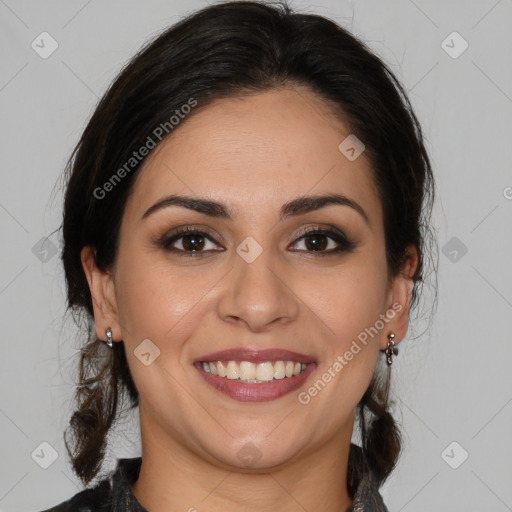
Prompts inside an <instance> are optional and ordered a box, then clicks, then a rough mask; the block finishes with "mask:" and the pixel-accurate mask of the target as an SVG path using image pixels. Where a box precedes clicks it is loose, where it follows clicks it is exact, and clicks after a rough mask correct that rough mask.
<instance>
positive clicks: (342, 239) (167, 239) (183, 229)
mask: <svg viewBox="0 0 512 512" xmlns="http://www.w3.org/2000/svg"><path fill="white" fill-rule="evenodd" d="M191 233H192V234H199V235H202V236H204V237H205V238H207V239H208V240H209V241H210V242H211V243H214V244H215V245H221V242H222V243H224V244H225V245H229V244H227V243H226V242H225V241H224V239H223V237H222V236H220V235H219V234H213V233H212V232H211V230H210V229H209V228H206V227H202V226H199V225H190V224H185V225H182V226H178V227H176V228H173V229H172V230H171V231H170V232H166V233H165V234H164V235H162V236H159V237H157V240H156V243H157V245H159V246H160V247H162V248H163V249H164V250H167V251H169V252H174V253H175V254H178V255H180V256H184V255H188V256H200V255H208V254H209V253H211V252H212V251H213V252H222V250H218V249H214V250H212V249H210V250H207V251H183V250H182V249H177V248H175V247H172V244H173V243H175V242H176V241H177V240H179V239H180V238H182V237H183V236H186V235H187V234H191ZM315 234H319V235H322V236H325V237H327V238H330V239H331V240H333V241H334V242H335V243H336V244H338V246H339V247H338V248H337V249H331V250H330V251H303V250H297V249H296V250H292V252H300V253H302V252H303V253H307V254H311V255H317V256H323V255H325V256H327V255H329V254H336V253H339V252H347V251H350V250H352V249H354V248H355V247H357V245H358V244H356V243H355V242H353V241H352V240H351V239H349V237H348V236H347V235H346V234H345V233H344V232H343V231H342V230H341V229H339V228H337V227H335V226H333V225H308V226H307V227H303V228H301V229H300V230H299V232H298V233H294V234H293V235H292V237H291V241H288V242H287V244H288V245H287V247H289V245H290V244H297V243H298V242H299V241H300V240H302V239H303V238H304V237H305V236H308V235H315ZM333 235H335V236H333ZM219 239H220V241H219ZM343 246H344V248H343ZM223 250H225V247H223Z"/></svg>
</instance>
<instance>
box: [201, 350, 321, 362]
mask: <svg viewBox="0 0 512 512" xmlns="http://www.w3.org/2000/svg"><path fill="white" fill-rule="evenodd" d="M233 360H239V361H249V362H251V363H264V362H267V361H294V362H296V363H306V364H307V363H316V360H315V359H314V358H313V357H312V356H308V355H306V354H299V353H298V352H291V351H290V350H284V349H280V348H269V349H264V350H256V349H250V348H231V349H227V350H219V351H218V352H211V353H210V354H206V355H204V356H201V357H198V358H196V359H194V363H198V362H203V361H207V362H209V361H233Z"/></svg>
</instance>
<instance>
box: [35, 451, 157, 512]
mask: <svg viewBox="0 0 512 512" xmlns="http://www.w3.org/2000/svg"><path fill="white" fill-rule="evenodd" d="M141 462H142V458H141V457H135V458H132V459H117V467H116V469H115V470H114V471H113V472H112V473H110V475H108V476H107V477H106V478H105V479H104V480H101V481H100V482H99V483H97V484H96V485H95V486H94V487H92V488H88V489H84V490H83V491H80V492H78V493H77V494H75V495H74V496H73V497H71V498H69V499H68V500H66V501H63V502H62V503H60V504H58V505H56V506H54V507H52V508H49V509H46V510H43V511H42V512H68V511H69V512H112V511H114V510H116V511H120V510H122V511H123V512H128V511H130V512H147V511H145V510H144V508H143V507H142V506H141V505H140V504H139V503H138V502H137V500H136V498H135V496H134V495H133V493H132V490H131V485H132V484H133V483H134V482H135V481H136V480H137V478H138V476H139V471H140V466H141Z"/></svg>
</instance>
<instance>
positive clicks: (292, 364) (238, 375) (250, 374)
mask: <svg viewBox="0 0 512 512" xmlns="http://www.w3.org/2000/svg"><path fill="white" fill-rule="evenodd" d="M199 364H200V366H201V367H202V369H203V370H204V371H205V372H206V373H211V374H212V375H215V376H217V377H221V378H224V379H230V380H238V381H240V382H244V383H247V384H262V383H266V382H272V381H274V380H281V379H286V378H291V377H293V376H296V375H299V374H300V373H302V372H304V371H305V370H306V368H307V364H306V363H300V362H296V361H265V362H261V363H253V362H251V361H237V360H230V361H201V362H199Z"/></svg>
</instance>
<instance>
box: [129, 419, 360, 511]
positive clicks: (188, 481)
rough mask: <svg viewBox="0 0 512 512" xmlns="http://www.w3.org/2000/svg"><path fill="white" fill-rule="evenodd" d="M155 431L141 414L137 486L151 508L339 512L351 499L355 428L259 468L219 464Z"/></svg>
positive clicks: (142, 501)
mask: <svg viewBox="0 0 512 512" xmlns="http://www.w3.org/2000/svg"><path fill="white" fill-rule="evenodd" d="M150 430H151V432H150V434H149V429H148V426H147V425H145V423H144V421H143V419H142V417H141V434H142V465H141V469H140V473H139V478H138V480H137V481H136V482H135V483H134V484H133V486H132V491H133V494H134V496H135V498H136V499H137V501H138V502H139V503H140V504H141V505H142V506H143V507H144V508H146V509H147V510H151V512H164V511H165V512H167V511H168V510H182V511H187V512H197V511H200V510H209V511H211V512H221V511H222V512H232V511H233V512H234V511H235V510H236V511H237V512H239V511H240V510H244V511H247V512H256V511H258V512H270V511H272V512H274V511H275V510H286V511H288V512H304V510H322V511H324V512H340V511H345V510H346V509H347V508H348V507H349V506H350V505H351V504H352V500H351V498H350V495H349V493H348V489H347V484H346V481H347V465H348V453H349V447H350V440H351V435H352V431H351V430H350V432H345V433H344V434H343V435H342V436H341V435H340V436H338V437H336V438H333V439H331V440H328V441H326V442H325V443H323V444H322V445H321V446H318V447H315V449H314V450H311V452H310V453H307V454H303V455H302V456H300V457H297V458H295V460H294V461H288V462H285V463H283V464H281V465H279V466H275V467H272V468H269V469H265V470H263V469H261V470H254V471H257V472H249V471H250V470H249V471H248V470H243V469H239V468H234V467H232V466H229V467H227V466H226V467H222V465H221V464H218V465H217V464H214V463H212V462H209V461H208V460H206V459H207V457H204V458H203V457H201V456H200V454H198V453H197V451H194V450H193V449H189V447H187V446H186V443H185V442H177V441H176V440H175V439H171V438H170V436H169V435H168V434H167V435H165V434H164V432H163V431H161V430H160V431H158V429H155V428H154V426H152V427H151V429H150ZM146 434H148V435H146ZM196 450H197V448H196Z"/></svg>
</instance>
